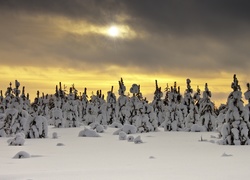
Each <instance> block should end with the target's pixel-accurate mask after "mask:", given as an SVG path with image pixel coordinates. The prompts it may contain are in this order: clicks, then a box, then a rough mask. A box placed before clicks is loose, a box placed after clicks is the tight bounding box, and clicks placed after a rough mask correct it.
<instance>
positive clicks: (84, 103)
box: [81, 88, 89, 121]
mask: <svg viewBox="0 0 250 180" xmlns="http://www.w3.org/2000/svg"><path fill="white" fill-rule="evenodd" d="M81 102H82V121H84V119H85V116H86V114H87V106H88V103H89V100H88V95H87V88H84V92H83V93H82V98H81Z"/></svg>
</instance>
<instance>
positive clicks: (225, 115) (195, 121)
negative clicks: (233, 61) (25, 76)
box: [0, 75, 250, 144]
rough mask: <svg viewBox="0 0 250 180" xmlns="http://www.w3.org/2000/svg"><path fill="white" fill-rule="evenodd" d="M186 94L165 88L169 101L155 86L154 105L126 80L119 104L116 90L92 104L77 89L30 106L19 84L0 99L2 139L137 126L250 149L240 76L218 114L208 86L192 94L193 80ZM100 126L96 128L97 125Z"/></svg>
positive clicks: (39, 98) (96, 97) (58, 90)
mask: <svg viewBox="0 0 250 180" xmlns="http://www.w3.org/2000/svg"><path fill="white" fill-rule="evenodd" d="M186 84H187V88H186V90H185V92H184V95H183V96H182V95H181V93H180V87H178V86H177V83H176V82H175V83H174V84H173V86H171V87H169V86H168V85H167V87H166V88H165V98H164V99H162V98H163V92H162V90H161V87H158V83H157V81H156V82H155V85H156V87H155V92H154V99H153V101H152V102H151V103H149V102H147V100H146V98H143V96H142V93H141V91H140V85H137V84H133V85H132V86H131V88H130V90H129V92H130V93H131V94H132V96H131V97H129V96H127V95H125V93H126V86H125V85H124V82H123V79H122V78H121V80H120V81H119V90H118V94H119V97H118V98H116V96H115V93H114V92H113V87H111V90H110V91H108V92H107V98H106V100H105V99H104V95H103V94H102V92H101V90H98V91H97V92H96V94H93V93H92V95H91V96H90V98H88V95H87V89H86V88H85V89H84V92H83V93H82V94H80V95H78V90H77V89H76V88H75V87H74V85H72V87H70V89H69V93H67V92H66V90H65V88H64V89H62V86H61V83H59V87H58V86H56V92H55V94H54V95H46V96H45V95H44V94H42V96H40V93H39V92H37V97H36V98H35V100H34V102H32V103H31V102H30V100H29V95H28V94H27V96H26V95H25V88H24V87H23V89H22V92H21V91H20V90H19V87H20V83H19V82H18V81H17V80H16V81H15V88H12V84H10V86H9V87H8V88H7V90H6V92H5V94H4V96H3V94H2V92H1V96H0V136H11V135H14V134H17V133H20V132H22V133H24V134H25V137H26V138H44V137H46V136H47V133H48V125H53V126H54V127H56V128H68V127H79V126H81V125H92V126H93V127H97V125H101V126H112V127H122V126H123V125H125V124H128V125H131V126H134V127H135V128H136V132H149V131H157V130H158V127H159V126H160V127H163V128H164V130H165V131H193V132H195V131H216V130H217V131H218V132H219V133H220V135H221V137H222V140H221V141H220V143H221V144H247V143H248V139H249V133H248V130H249V107H250V105H249V101H250V86H249V84H248V85H247V87H248V90H247V92H246V93H245V98H246V99H247V100H248V104H247V105H246V106H245V107H244V105H243V101H242V97H241V96H242V93H241V89H240V86H239V84H238V80H237V78H236V75H234V79H233V83H232V85H231V87H232V88H233V92H232V93H230V94H229V97H228V102H227V104H226V105H223V106H221V107H220V108H219V109H218V110H216V109H215V107H214V103H213V102H212V101H211V97H212V93H211V91H210V90H209V88H208V84H207V83H206V84H205V88H204V91H203V93H202V94H201V90H200V89H199V87H197V90H196V92H193V89H192V87H191V80H190V79H187V81H186ZM93 124H95V125H93Z"/></svg>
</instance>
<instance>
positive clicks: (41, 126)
mask: <svg viewBox="0 0 250 180" xmlns="http://www.w3.org/2000/svg"><path fill="white" fill-rule="evenodd" d="M24 130H25V137H26V138H28V139H29V138H31V139H33V138H46V137H47V136H48V122H47V119H46V118H45V117H44V116H41V115H36V114H32V115H31V116H29V118H28V120H27V121H26V125H25V127H24Z"/></svg>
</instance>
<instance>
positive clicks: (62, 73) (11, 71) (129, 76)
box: [0, 66, 244, 106]
mask: <svg viewBox="0 0 250 180" xmlns="http://www.w3.org/2000/svg"><path fill="white" fill-rule="evenodd" d="M111 69H112V72H119V73H116V74H110V73H109V72H111V71H110V70H111ZM130 70H131V68H130ZM131 71H132V72H136V71H133V70H131ZM1 75H2V76H1V77H0V89H1V90H3V93H5V91H6V88H7V87H8V86H9V83H10V81H11V82H12V84H14V81H15V80H16V79H17V80H18V81H19V82H20V83H21V87H22V86H25V87H26V93H29V94H30V97H31V100H32V101H33V99H34V97H35V96H36V92H37V90H39V91H40V92H41V93H42V92H44V93H45V94H54V93H55V86H56V85H58V83H59V82H62V85H66V86H67V89H69V87H71V86H72V84H74V85H75V87H76V88H77V89H78V91H79V92H82V91H83V89H84V88H85V87H86V88H87V90H88V95H89V96H90V95H91V93H92V92H93V93H96V91H97V90H100V89H101V90H102V92H103V94H104V95H105V97H106V95H107V91H109V90H110V88H111V86H114V92H115V93H116V96H117V97H118V93H117V92H118V88H119V86H118V81H119V80H120V78H121V77H122V78H123V80H124V83H125V86H126V87H127V91H126V94H128V93H129V89H130V87H131V85H132V84H134V83H136V84H139V85H141V92H142V94H143V96H144V97H147V99H148V100H149V101H152V100H153V94H154V91H155V80H157V81H158V85H159V87H162V91H163V92H164V89H165V87H166V84H167V83H168V85H169V87H171V86H173V84H174V82H175V81H176V82H177V86H180V87H181V94H182V95H183V94H184V91H185V89H186V78H182V77H173V76H171V75H167V74H146V73H128V72H127V71H126V70H125V69H123V68H120V67H118V66H111V67H108V68H107V69H106V73H105V72H99V71H98V70H92V71H84V72H83V71H77V70H74V69H62V68H46V69H44V68H37V67H7V66H3V67H1ZM224 75H225V76H221V77H219V78H218V79H215V78H212V79H202V78H200V79H197V78H190V79H191V81H192V82H191V86H192V88H193V90H194V92H196V89H197V85H199V88H200V90H201V92H203V91H204V84H205V83H206V82H207V83H208V87H209V90H210V91H211V92H212V98H211V100H212V101H214V102H215V103H216V105H217V106H218V105H220V103H226V98H227V95H228V94H229V93H230V92H231V88H230V84H231V81H232V77H231V75H229V74H224ZM6 77H7V78H6ZM239 81H240V78H239ZM240 85H241V86H243V85H244V84H242V81H240ZM242 89H243V90H242V92H244V87H243V88H242ZM216 93H217V94H216ZM220 93H221V95H222V96H224V97H220ZM164 94H165V93H164ZM243 100H244V97H243Z"/></svg>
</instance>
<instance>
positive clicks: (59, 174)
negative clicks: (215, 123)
mask: <svg viewBox="0 0 250 180" xmlns="http://www.w3.org/2000/svg"><path fill="white" fill-rule="evenodd" d="M83 129H84V127H77V128H61V129H56V128H53V127H49V134H48V138H46V139H26V140H25V143H24V145H23V146H9V145H8V143H7V140H8V139H9V138H0V147H1V150H0V179H1V180H5V179H8V180H15V179H18V180H19V179H26V180H27V179H29V180H31V179H34V180H37V179H60V180H61V179H74V180H75V179H81V180H82V179H86V180H95V179H101V180H113V179H114V180H118V179H119V180H130V179H132V180H140V179H141V180H147V179H150V180H152V179H157V180H161V179H164V180H165V179H177V180H178V179H183V180H188V179H190V180H196V179H197V180H201V179H203V180H206V179H207V180H211V179H213V180H217V179H218V180H221V179H249V177H250V171H249V162H250V146H229V145H225V146H223V145H218V144H216V143H212V142H216V141H217V140H218V139H216V138H215V137H216V136H217V133H214V132H196V133H195V132H164V131H163V129H160V131H159V132H151V133H143V134H134V135H133V136H134V137H137V136H138V135H140V136H141V139H142V141H143V143H141V144H135V143H133V142H128V141H121V140H119V136H118V135H113V132H114V131H116V130H117V129H115V128H108V129H107V130H106V131H105V132H104V133H100V136H101V137H78V134H79V132H80V131H81V130H83ZM53 132H56V133H57V134H58V139H53V138H52V134H53ZM201 137H202V139H203V141H201ZM58 143H62V144H64V146H57V144H58ZM20 151H25V152H27V153H29V154H30V158H25V159H13V157H14V156H15V155H16V154H17V153H18V152H20Z"/></svg>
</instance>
